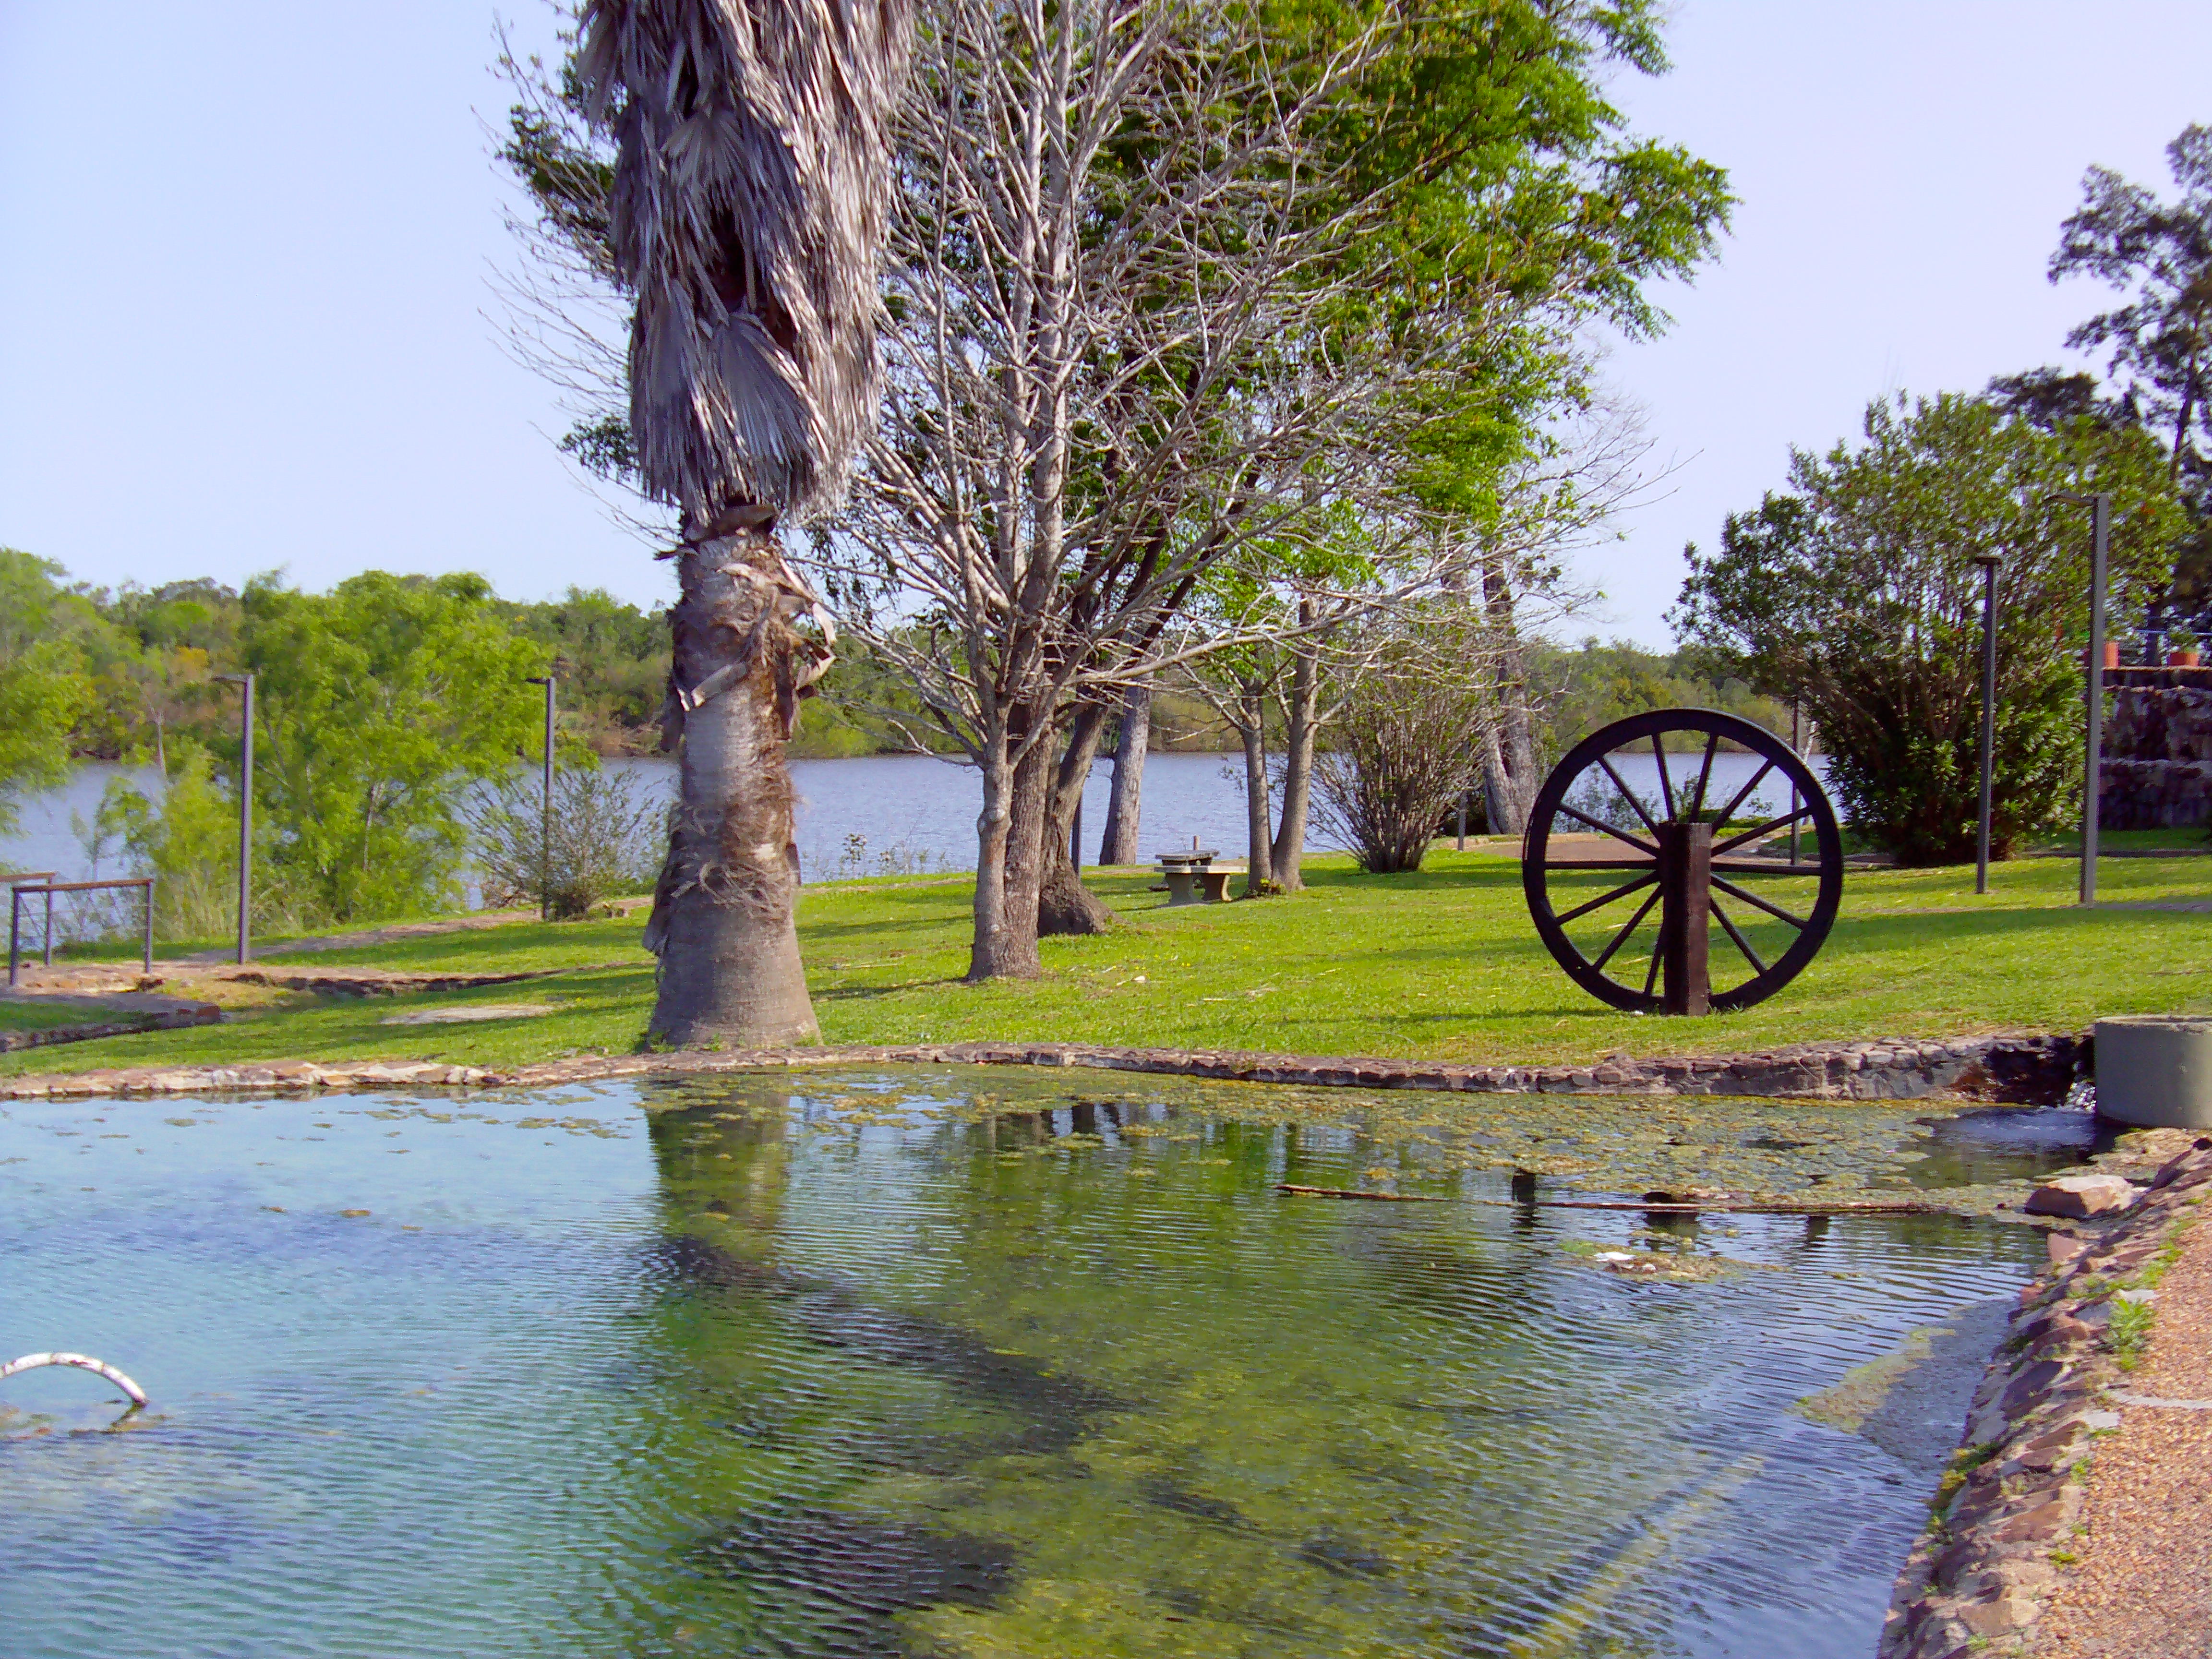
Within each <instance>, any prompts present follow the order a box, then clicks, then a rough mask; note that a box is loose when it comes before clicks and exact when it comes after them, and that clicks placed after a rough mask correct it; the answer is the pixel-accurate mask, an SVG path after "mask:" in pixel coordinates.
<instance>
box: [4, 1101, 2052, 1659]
mask: <svg viewBox="0 0 2212 1659" xmlns="http://www.w3.org/2000/svg"><path fill="white" fill-rule="evenodd" d="M1928 1115H1929V1114H1928V1109H1926V1108H1925V1107H1924V1106H1923V1107H1911V1106H1887V1105H1883V1106H1851V1107H1813V1106H1805V1105H1794V1104H1769V1103H1746V1102H1741V1101H1737V1102H1682V1101H1672V1102H1666V1101H1662V1102H1651V1101H1645V1102H1607V1101H1592V1100H1584V1099H1578V1100H1574V1101H1571V1102H1562V1101H1559V1100H1556V1099H1549V1100H1513V1099H1499V1100H1496V1101H1480V1102H1474V1103H1442V1102H1439V1101H1437V1099H1436V1098H1435V1097H1427V1098H1425V1099H1424V1098H1420V1097H1402V1096H1400V1097H1353V1096H1346V1095H1344V1094H1341V1093H1337V1094H1324V1093H1323V1092H1322V1091H1288V1090H1277V1091H1269V1090H1266V1089H1262V1088H1256V1087H1238V1086H1234V1085H1219V1086H1208V1085H1188V1084H1181V1083H1172V1084H1168V1085H1164V1086H1161V1085H1158V1084H1157V1083H1156V1082H1155V1081H1154V1080H1152V1079H1126V1078H1120V1077H1115V1076H1111V1075H1108V1074H1082V1073H1077V1074H1067V1075H1061V1076H1057V1077H1054V1076H1049V1075H1040V1074H1033V1073H1018V1074H1005V1073H982V1072H978V1071H963V1070H958V1069H951V1068H947V1069H943V1070H930V1071H908V1072H903V1073H890V1072H880V1071H878V1072H854V1073H837V1074H833V1075H822V1076H811V1077H807V1078H805V1079H789V1078H784V1077H778V1078H774V1079H767V1078H760V1077H743V1076H739V1077H724V1078H719V1079H713V1080H712V1081H694V1082H690V1083H685V1084H682V1085H677V1084H646V1085H636V1086H629V1085H623V1086H619V1087H617V1086H612V1085H607V1086H601V1087H597V1088H594V1089H592V1090H585V1089H580V1088H579V1089H569V1090H563V1091H555V1092H552V1093H540V1094H538V1095H535V1096H531V1097H522V1096H516V1095H506V1094H492V1095H482V1096H472V1097H465V1098H455V1097H429V1096H413V1097H410V1096H391V1097H374V1096H349V1097H325V1098H321V1099H278V1100H252V1099H237V1100H215V1101H206V1102H198V1103H179V1102H175V1101H163V1102H147V1101H132V1102H120V1101H109V1102H97V1101H95V1102H71V1103H15V1104H10V1105H9V1107H7V1108H6V1109H5V1111H4V1114H0V1248H4V1250H5V1252H6V1255H5V1260H6V1261H7V1264H8V1266H7V1271H6V1273H4V1275H0V1347H4V1348H6V1349H7V1350H8V1352H7V1353H5V1354H0V1358H9V1357H12V1355H13V1354H14V1353H15V1352H25V1351H29V1350H33V1349H46V1348H70V1349H75V1350H78V1351H81V1352H91V1353H94V1354H97V1355H99V1356H100V1358H105V1359H107V1360H109V1361H111V1362H112V1363H114V1364H118V1365H120V1366H121V1367H122V1368H123V1369H124V1370H126V1371H129V1372H131V1374H132V1375H133V1376H135V1377H136V1378H137V1381H138V1382H139V1383H141V1384H143V1386H144V1387H145V1388H146V1389H148V1391H149V1394H150V1395H152V1397H153V1402H152V1405H151V1406H150V1407H149V1408H148V1409H147V1410H146V1411H144V1412H143V1413H136V1414H134V1415H132V1416H131V1417H128V1418H125V1419H122V1420H121V1422H120V1423H119V1424H118V1423H117V1422H116V1419H115V1412H116V1411H117V1409H118V1407H116V1406H114V1405H112V1404H108V1403H106V1399H107V1396H108V1395H111V1394H112V1389H109V1388H108V1387H107V1386H106V1385H105V1384H102V1383H100V1382H98V1381H97V1380H96V1379H94V1378H92V1377H89V1376H85V1375H83V1374H82V1373H75V1372H70V1373H64V1372H62V1371H58V1370H45V1371H40V1372H36V1373H32V1374H27V1375H25V1376H19V1377H16V1378H13V1379H10V1380H9V1382H7V1383H0V1401H4V1405H0V1492H5V1494H6V1498H5V1501H4V1502H0V1629H5V1630H7V1631H8V1632H10V1638H9V1644H8V1646H9V1653H10V1655H11V1656H16V1659H31V1656H64V1655H70V1656H74V1655H77V1654H82V1653H88V1652H96V1653H100V1654H101V1655H103V1656H109V1659H125V1656H140V1655H145V1656H152V1655H157V1654H158V1655H172V1654H191V1655H193V1656H195V1659H217V1656H230V1655H240V1656H244V1655H256V1656H258V1655H264V1654H272V1653H314V1654H318V1655H343V1656H363V1659H369V1656H374V1659H403V1656H406V1659H411V1656H426V1659H427V1656H439V1659H446V1656H452V1655H456V1654H467V1655H470V1656H556V1655H558V1656H572V1655H594V1656H596V1655H606V1656H617V1655H622V1656H638V1655H668V1656H679V1655H689V1654H713V1655H740V1654H743V1655H753V1654H760V1655H794V1656H795V1655H807V1656H812V1655H823V1656H828V1655H894V1654H932V1655H975V1656H982V1655H992V1656H1005V1655H1029V1656H1040V1659H1042V1656H1054V1659H1078V1656H1092V1655H1101V1656H1103V1655H1109V1654H1115V1655H1120V1654H1146V1655H1152V1654H1187V1655H1192V1656H1200V1655H1204V1656H1223V1655H1249V1656H1324V1655H1326V1656H1352V1655H1361V1656H1379V1655H1386V1654H1387V1655H1403V1654H1415V1655H1427V1654H1434V1655H1447V1654H1453V1655H1458V1654H1478V1653H1479V1654H1510V1655H1515V1656H1539V1655H1584V1654H1609V1655H1611V1654H1637V1655H1651V1656H1660V1655H1698V1656H1705V1655H1745V1656H1768V1655H1772V1654H1775V1653H1783V1652H1786V1653H1789V1654H1790V1655H1793V1656H1806V1659H1817V1656H1826V1655H1837V1656H1842V1655H1851V1656H1854V1659H1857V1656H1863V1655H1865V1654H1866V1653H1869V1652H1870V1651H1871V1650H1872V1647H1873V1643H1874V1638H1875V1631H1876V1629H1877V1627H1878V1626H1879V1623H1880V1620H1881V1609H1882V1607H1883V1605H1884V1603H1885V1601H1886V1599H1887V1593H1888V1587H1889V1583H1890V1579H1891V1577H1892V1576H1893V1573H1894V1571H1896V1568H1897V1565H1898V1564H1899V1561H1900V1560H1901V1559H1902V1558H1903V1555H1904V1553H1905V1549H1906V1547H1907V1545H1908V1542H1909V1541H1910V1539H1911V1536H1912V1535H1913V1534H1914V1533H1915V1531H1916V1530H1917V1528H1918V1526H1919V1524H1920V1523H1921V1521H1922V1520H1923V1517H1924V1515H1925V1509H1924V1504H1925V1499H1926V1498H1927V1495H1928V1493H1929V1490H1930V1489H1931V1487H1932V1486H1933V1482H1934V1479H1935V1474H1936V1469H1937V1468H1938V1467H1939V1466H1940V1463H1941V1462H1942V1457H1943V1455H1945V1453H1947V1452H1948V1448H1949V1445H1950V1443H1951V1437H1952V1436H1953V1435H1954V1434H1955V1432H1956V1429H1957V1425H1958V1422H1959V1419H1960V1411H1961V1409H1962V1407H1963V1401H1964V1395H1963V1392H1962V1390H1963V1389H1965V1388H1966V1386H1968V1385H1969V1384H1970V1383H1971V1381H1972V1376H1974V1375H1975V1374H1977V1373H1978V1369H1979V1363H1980V1358H1981V1357H1982V1353H1983V1352H1985V1351H1986V1347H1987V1344H1988V1342H1989V1340H1990V1332H1991V1330H1992V1329H1993V1328H1994V1327H1993V1325H1992V1324H1991V1323H1990V1318H1991V1316H1990V1309H1991V1307H1993V1306H1994V1305H1995V1299H1996V1298H2002V1297H2009V1296H2010V1295H2011V1293H2012V1292H2013V1291H2014V1290H2015V1288H2016V1287H2017V1286H2018V1285H2020V1284H2021V1283H2022V1282H2023V1281H2024V1279H2026V1278H2027V1276H2028V1275H2029V1274H2030V1273H2031V1272H2032V1271H2033V1270H2034V1267H2035V1266H2036V1264H2038V1263H2039V1261H2040V1258H2041V1255H2042V1249H2041V1244H2040V1239H2039V1236H2038V1235H2037V1234H2035V1233H2033V1232H2032V1231H2028V1230H2026V1229H2023V1228H2019V1227H2010V1226H2002V1225H1992V1224H1990V1223H1986V1222H1980V1221H1971V1220H1965V1219H1960V1218H1954V1217H1951V1216H1915V1217H1863V1218H1840V1217H1839V1218H1803V1217H1756V1216H1748V1215H1741V1216H1732V1217H1726V1218H1721V1217H1713V1218H1706V1219H1705V1221H1704V1222H1703V1223H1702V1224H1700V1223H1695V1222H1687V1221H1679V1220H1668V1221H1662V1220H1658V1219H1656V1218H1651V1217H1650V1216H1648V1215H1647V1214H1646V1213H1645V1212H1642V1211H1632V1212H1610V1211H1602V1210H1574V1209H1565V1208H1555V1207H1540V1206H1538V1205H1536V1204H1535V1203H1534V1202H1532V1201H1530V1200H1532V1199H1533V1198H1534V1197H1535V1196H1537V1195H1540V1194H1541V1195H1542V1196H1547V1197H1549V1196H1554V1195H1559V1194H1564V1193H1565V1192H1566V1190H1567V1189H1568V1188H1570V1187H1571V1186H1572V1185H1575V1184H1577V1183H1579V1184H1580V1185H1581V1186H1583V1187H1585V1188H1589V1187H1593V1186H1596V1187H1602V1186H1604V1185H1606V1184H1607V1183H1608V1182H1610V1183H1613V1185H1615V1186H1616V1188H1619V1189H1622V1190H1628V1191H1638V1190H1639V1189H1640V1188H1641V1187H1642V1186H1643V1184H1644V1183H1645V1182H1649V1181H1650V1180H1652V1179H1653V1178H1654V1176H1655V1175H1658V1174H1666V1173H1668V1172H1673V1173H1674V1174H1675V1175H1676V1176H1679V1177H1680V1179H1682V1180H1685V1181H1686V1180H1689V1179H1691V1178H1692V1177H1693V1176H1699V1175H1701V1174H1708V1173H1711V1172H1714V1171H1717V1172H1718V1173H1719V1174H1721V1175H1722V1176H1725V1177H1726V1178H1728V1179H1729V1180H1731V1181H1732V1182H1742V1183H1744V1184H1746V1185H1747V1186H1759V1187H1764V1188H1767V1189H1770V1190H1777V1191H1780V1190H1798V1191H1807V1190H1810V1189H1813V1188H1826V1189H1828V1190H1836V1189H1838V1188H1869V1187H1872V1188H1887V1187H1892V1186H1899V1187H1903V1186H1909V1185H1911V1183H1912V1182H1914V1181H1915V1180H1916V1179H1917V1180H1918V1181H1919V1182H1921V1184H1922V1185H1923V1187H1924V1185H1925V1184H1926V1183H1927V1182H1928V1181H1929V1179H1930V1171H1931V1170H1936V1169H1938V1168H1939V1167H1940V1168H1941V1170H1942V1171H1944V1172H1945V1173H1943V1175H1942V1179H1945V1180H1960V1179H1965V1180H1973V1181H1982V1182H1987V1181H1991V1180H1999V1179H2005V1178H2010V1177H2013V1176H2021V1175H2024V1174H2027V1173H2030V1172H2033V1170H2039V1169H2042V1168H2047V1167H2050V1166H2051V1165H2052V1164H2057V1163H2062V1162H2064V1161H2065V1160H2066V1159H2068V1158H2073V1157H2078V1156H2079V1154H2080V1150H2081V1147H2080V1139H2079V1133H2078V1125H2079V1124H2081V1123H2086V1121H2087V1119H2086V1116H2085V1115H2069V1119H2068V1120H2067V1121H2062V1120H2061V1119H2060V1118H2059V1117H2057V1115H2051V1114H2042V1115H2037V1116H2035V1118H2034V1121H2036V1122H2038V1123H2040V1124H2044V1125H2045V1126H2046V1127H2045V1129H2044V1130H2043V1131H2041V1132H2039V1133H2033V1134H2027V1135H2025V1136H2023V1135H2020V1134H2016V1133H2010V1130H2009V1129H2008V1130H2007V1131H2006V1132H2005V1133H2001V1134H1999V1135H1998V1136H1997V1137H1996V1139H1994V1140H1993V1141H1991V1142H1990V1146H1989V1147H1988V1149H1987V1150H1985V1151H1984V1152H1982V1153H1979V1154H1972V1155H1970V1153H1969V1152H1966V1151H1962V1148H1964V1147H1966V1146H1969V1144H1970V1143H1972V1142H1973V1141H1974V1139H1975V1133H1974V1131H1973V1129H1972V1124H1973V1122H1974V1120H1973V1119H1972V1118H1966V1119H1958V1120H1952V1121H1949V1122H1939V1123H1937V1124H1936V1126H1935V1130H1934V1131H1933V1132H1931V1129H1930V1127H1929V1125H1928V1123H1926V1122H1923V1121H1917V1119H1922V1118H1925V1117H1927V1116H1928ZM1935 1116H1936V1117H1937V1118H1941V1117H1942V1114H1941V1113H1940V1112H1939V1113H1937V1114H1936V1115H1935ZM1984 1116H1986V1115H1984ZM2000 1116H2001V1117H2002V1115H2000ZM2068 1121H2070V1123H2071V1124H2073V1125H2074V1126H2076V1127H2073V1128H2067V1132H2066V1133H2053V1132H2051V1129H2050V1128H2049V1127H2048V1126H2050V1125H2053V1124H2058V1125H2060V1126H2061V1127H2062V1128H2065V1127H2066V1123H2067V1122H2068ZM1960 1123H1963V1124H1965V1125H1966V1127H1965V1128H1963V1129H1962V1128H1960V1127H1957V1126H1958V1125H1959V1124H1960ZM2069 1136H2070V1137H2071V1138H2069ZM1947 1159H1948V1163H1947V1162H1945V1160H1947ZM1279 1182H1294V1183H1300V1184H1306V1185H1310V1186H1316V1187H1331V1188H1358V1189H1363V1190H1382V1191H1393V1192H1396V1193H1399V1194H1403V1195H1407V1196H1427V1197H1433V1198H1442V1199H1444V1200H1448V1201H1444V1202H1435V1203H1419V1202H1401V1203H1385V1202H1338V1201H1328V1200H1316V1199H1309V1198H1299V1197H1296V1196H1289V1195H1285V1194H1282V1193H1281V1192H1279V1190H1278V1186H1277V1183H1279ZM1608 1255H1612V1256H1626V1257H1628V1258H1630V1261H1629V1262H1628V1263H1626V1264H1624V1263H1623V1262H1621V1261H1607V1259H1606V1258H1607V1256H1608ZM1645 1261H1650V1262H1654V1263H1657V1264H1659V1271H1658V1272H1657V1273H1656V1274H1646V1273H1641V1271H1640V1267H1639V1272H1638V1273H1630V1272H1629V1271H1627V1267H1629V1266H1637V1265H1638V1264H1641V1263H1643V1262H1645ZM1931 1327H1932V1328H1936V1332H1937V1333H1939V1334H1938V1335H1937V1336H1936V1348H1937V1349H1938V1350H1939V1351H1942V1350H1943V1349H1944V1346H1945V1343H1946V1341H1947V1339H1945V1338H1943V1337H1942V1335H1941V1334H1940V1333H1941V1332H1942V1331H1946V1330H1951V1331H1957V1332H1959V1333H1960V1337H1959V1338H1957V1339H1955V1340H1951V1341H1952V1346H1953V1347H1954V1348H1958V1347H1960V1345H1961V1344H1963V1350H1962V1351H1961V1352H1956V1353H1954V1354H1953V1355H1952V1363H1951V1364H1950V1366H1949V1369H1948V1370H1943V1369H1942V1367H1940V1366H1938V1367H1930V1368H1927V1369H1928V1370H1929V1375H1930V1376H1931V1377H1933V1378H1934V1381H1933V1382H1932V1383H1930V1384H1929V1387H1927V1388H1925V1389H1921V1390H1920V1391H1919V1392H1918V1393H1917V1394H1916V1392H1915V1390H1914V1389H1911V1388H1905V1389H1899V1390H1898V1391H1896V1392H1895V1393H1894V1394H1893V1395H1892V1396H1891V1399H1890V1401H1889V1402H1888V1403H1887V1404H1886V1405H1884V1406H1883V1407H1881V1410H1880V1411H1877V1412H1875V1413H1873V1414H1872V1415H1866V1414H1865V1413H1860V1414H1861V1415H1862V1416H1864V1417H1865V1420H1864V1421H1863V1422H1857V1423H1856V1424H1851V1423H1850V1419H1849V1416H1848V1414H1846V1417H1845V1418H1844V1419H1840V1420H1841V1421H1843V1422H1844V1424H1845V1425H1846V1426H1839V1425H1838V1422H1839V1419H1838V1418H1837V1416H1836V1414H1835V1413H1832V1412H1826V1413H1824V1412H1823V1411H1822V1410H1820V1409H1819V1408H1818V1407H1817V1403H1816V1405H1815V1406H1814V1407H1807V1406H1805V1405H1804V1404H1803V1403H1802V1402H1804V1401H1806V1400H1807V1399H1808V1396H1814V1395H1818V1394H1820V1391H1821V1390H1824V1389H1830V1388H1832V1386H1833V1385H1835V1384H1836V1383H1838V1380H1839V1379H1841V1378H1843V1377H1844V1374H1845V1373H1846V1372H1847V1371H1850V1370H1851V1369H1852V1368H1854V1367H1857V1366H1860V1365H1862V1364H1865V1363H1866V1362H1869V1361H1872V1360H1875V1359H1877V1358H1880V1357H1881V1356H1884V1355H1887V1354H1890V1353H1892V1352H1893V1351H1896V1350H1898V1349H1899V1347H1900V1346H1902V1345H1905V1344H1907V1343H1908V1341H1909V1340H1911V1336H1912V1334H1913V1333H1915V1332H1916V1331H1926V1330H1927V1329H1928V1328H1931ZM1977 1344H1978V1345H1979V1346H1978V1348H1977V1346H1976V1345H1977ZM1939 1373H1940V1375H1939ZM1915 1375H1917V1373H1916V1374H1915ZM1847 1426H1856V1427H1857V1429H1858V1430H1859V1431H1858V1432H1850V1431H1847Z"/></svg>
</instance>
